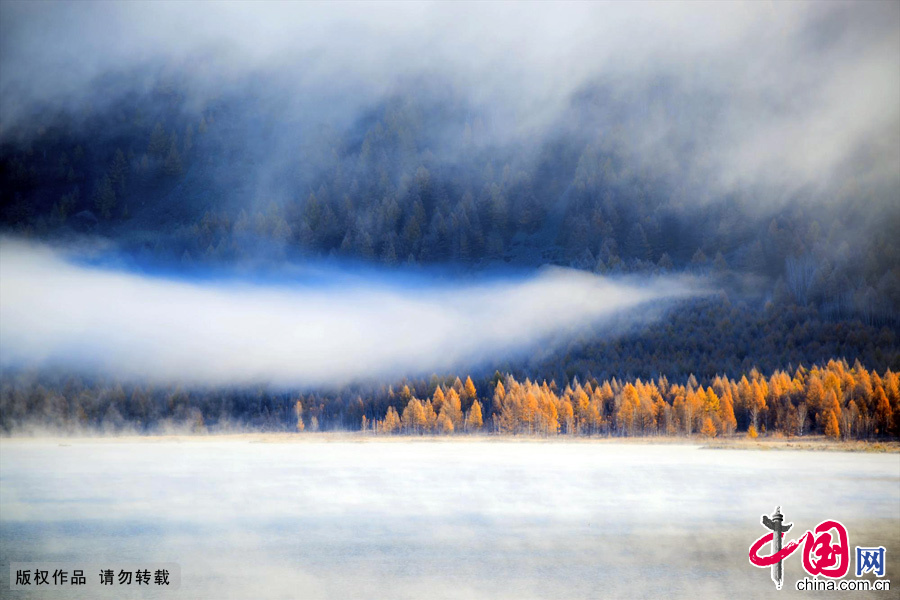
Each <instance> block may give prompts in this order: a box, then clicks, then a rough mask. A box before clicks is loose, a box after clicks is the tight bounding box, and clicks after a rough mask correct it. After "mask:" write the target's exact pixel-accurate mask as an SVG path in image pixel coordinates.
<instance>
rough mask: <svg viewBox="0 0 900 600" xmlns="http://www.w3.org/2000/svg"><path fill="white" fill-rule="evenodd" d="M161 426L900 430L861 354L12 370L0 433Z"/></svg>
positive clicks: (892, 378) (898, 383) (511, 431)
mask: <svg viewBox="0 0 900 600" xmlns="http://www.w3.org/2000/svg"><path fill="white" fill-rule="evenodd" d="M39 429H42V430H47V429H50V430H55V431H59V432H63V433H65V432H70V433H77V432H83V431H105V432H113V433H114V432H123V431H132V432H137V433H160V432H166V431H172V430H175V431H182V432H194V433H204V432H227V431H234V430H245V429H251V430H256V431H328V430H351V431H361V432H364V433H367V434H371V435H400V434H404V435H466V434H484V435H536V436H556V435H566V436H618V437H640V436H695V435H700V436H706V437H717V436H725V437H728V436H734V435H746V436H749V437H751V438H755V437H757V436H767V435H768V436H773V435H774V436H784V437H794V436H804V435H826V436H828V437H831V438H834V439H844V440H848V439H863V440H865V439H878V438H891V437H897V436H898V434H900V378H898V374H897V373H896V372H894V371H892V370H890V369H888V370H886V371H884V372H883V373H881V374H879V373H878V372H877V371H875V370H869V369H867V368H865V367H864V366H863V365H861V364H860V363H859V362H856V363H854V365H853V366H852V367H851V366H850V365H849V364H848V363H847V362H846V361H844V360H830V361H828V362H827V363H825V364H823V365H814V366H812V367H811V368H806V367H802V366H801V367H798V368H796V369H793V370H792V371H787V370H775V371H773V372H772V373H770V374H769V375H768V376H766V375H763V374H762V373H760V372H759V371H758V370H757V369H752V370H750V371H749V372H748V373H745V374H743V375H741V376H740V377H736V378H732V377H727V376H724V375H717V376H715V377H712V378H707V379H704V380H698V379H697V378H696V377H694V376H693V375H691V376H690V377H688V378H687V380H685V381H682V382H675V381H670V380H669V379H668V378H667V377H665V376H660V377H657V378H653V379H647V380H642V379H640V378H637V379H618V378H615V377H613V378H610V379H604V380H602V381H601V380H597V379H594V378H588V379H586V380H584V381H580V380H578V378H573V379H572V381H570V382H568V383H567V384H565V385H564V386H559V385H557V383H556V382H555V381H554V380H550V381H546V380H542V381H540V382H538V381H536V380H531V379H529V378H523V379H517V378H516V377H514V376H513V375H511V374H508V373H507V374H503V375H501V374H500V373H495V374H494V375H493V376H492V377H489V378H485V379H483V380H482V381H481V382H480V384H478V385H476V383H475V381H474V380H473V379H472V378H471V377H466V379H465V381H463V380H461V379H460V378H459V377H453V378H439V377H437V376H432V377H431V378H430V379H427V380H425V379H420V380H411V381H406V382H404V383H402V384H400V385H397V386H385V387H380V388H358V387H350V388H347V389H344V390H341V391H338V392H310V393H306V394H302V393H301V394H297V393H291V392H289V391H283V392H271V391H267V390H265V389H263V388H260V389H255V390H246V389H244V390H237V389H230V390H185V389H182V388H180V387H177V386H176V387H171V388H154V387H150V386H146V385H131V386H125V385H122V384H116V383H111V382H100V381H98V382H93V383H85V382H84V381H83V380H81V379H80V378H77V377H56V378H53V377H50V378H47V377H43V378H42V377H37V376H33V375H27V374H21V373H20V374H18V375H17V376H5V377H4V378H3V384H2V388H0V431H2V432H4V433H7V434H10V433H15V432H21V431H28V430H39Z"/></svg>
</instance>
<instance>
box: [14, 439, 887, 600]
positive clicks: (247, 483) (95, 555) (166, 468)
mask: <svg viewBox="0 0 900 600" xmlns="http://www.w3.org/2000/svg"><path fill="white" fill-rule="evenodd" d="M263 439H265V438H261V439H260V440H254V439H253V438H252V436H250V437H248V436H237V437H234V438H231V439H229V438H219V439H215V440H210V439H197V438H194V439H189V440H188V441H161V442H148V441H130V440H122V439H119V440H116V439H99V440H84V439H82V440H72V441H65V442H62V443H60V442H59V441H58V440H53V441H41V440H4V441H3V442H2V446H0V448H2V452H0V467H2V473H3V476H2V486H0V554H2V557H3V558H2V560H3V563H2V565H0V577H2V578H3V579H5V578H6V577H7V576H8V573H9V563H10V562H28V561H37V562H61V563H82V564H91V565H93V564H102V563H105V562H106V563H123V562H129V563H162V562H175V563H178V564H179V565H180V567H181V586H180V588H179V589H177V590H174V591H170V592H165V593H162V592H159V591H154V590H153V588H152V587H151V588H149V589H150V591H148V590H147V589H145V590H143V591H136V590H132V593H133V594H134V597H158V598H211V599H212V598H245V597H255V598H422V597H431V598H558V597H562V596H564V597H568V598H596V597H643V598H659V597H683V598H686V597H693V598H696V597H709V598H713V597H723V596H726V595H728V594H730V593H733V591H734V590H740V595H741V597H745V598H753V597H760V598H762V597H770V595H771V594H772V591H773V589H774V588H773V586H772V584H771V581H770V580H769V572H768V569H755V568H752V567H751V566H750V565H749V564H748V561H747V549H748V547H749V546H750V544H752V543H753V541H755V540H756V539H757V538H758V537H760V536H761V535H763V534H764V533H765V532H766V530H765V529H764V528H763V527H762V526H761V525H760V523H759V519H760V515H761V514H763V513H767V514H768V513H771V511H772V510H773V509H774V507H775V506H776V505H780V506H782V510H783V511H784V512H785V514H786V516H787V519H786V520H787V521H792V522H794V523H795V525H794V531H796V532H797V537H799V535H800V534H801V533H802V532H803V531H805V530H806V529H811V528H813V527H815V525H817V524H818V523H819V522H821V521H823V520H826V519H837V520H840V521H841V522H842V523H843V524H844V525H845V526H846V527H847V529H848V531H849V533H850V544H851V546H852V545H854V544H860V545H869V546H877V545H884V546H886V547H887V548H888V553H887V556H888V559H887V560H888V564H887V572H888V574H889V575H890V574H892V573H896V572H897V571H896V569H897V568H900V561H898V560H897V556H898V554H897V552H898V551H900V529H898V526H897V523H898V522H900V458H898V455H896V454H871V453H849V452H761V451H746V450H712V449H704V448H701V447H698V446H691V445H680V444H659V445H650V444H637V443H607V442H575V443H561V442H555V443H541V442H533V441H523V442H503V441H472V442H440V441H418V440H416V441H386V442H375V441H363V442H348V441H322V438H319V439H318V440H317V439H316V438H315V437H313V440H312V441H310V440H309V438H303V437H300V439H301V440H302V439H306V440H307V441H299V442H296V443H292V442H290V441H287V442H285V441H283V440H284V438H281V441H277V442H273V443H254V441H262V440H263ZM326 440H327V438H326ZM792 533H793V532H792ZM788 537H791V536H790V535H789V536H788ZM851 551H852V550H851ZM851 573H852V571H851ZM803 574H804V573H803V572H802V567H801V564H800V558H799V555H797V556H794V557H791V558H790V559H788V560H787V561H786V578H785V579H786V582H785V589H784V590H782V592H781V594H782V595H784V596H785V597H791V596H793V595H800V592H797V591H796V590H795V589H794V588H793V584H794V582H795V581H796V580H797V579H799V578H801V577H802V575H803ZM86 575H87V576H88V577H94V578H96V577H97V574H96V573H92V572H89V573H86ZM2 589H3V595H4V597H7V594H8V595H9V597H10V598H26V597H42V596H41V595H40V594H39V593H37V592H36V591H33V590H32V591H31V592H18V591H10V589H9V585H8V582H6V581H3V582H2ZM94 589H96V588H94ZM123 589H126V588H123V587H116V588H113V590H114V591H108V592H107V593H106V596H108V597H129V596H128V594H127V593H125V592H123V591H122V590H123ZM100 591H101V592H103V591H104V590H100ZM45 594H46V596H47V597H54V596H51V594H52V592H46V593H45ZM92 594H96V592H92ZM59 597H62V596H59ZM66 597H70V596H69V595H68V594H67V595H66ZM71 597H78V596H77V594H73V595H72V596H71ZM82 597H88V595H84V596H82ZM91 597H96V596H91Z"/></svg>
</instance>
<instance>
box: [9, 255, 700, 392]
mask: <svg viewBox="0 0 900 600" xmlns="http://www.w3.org/2000/svg"><path fill="white" fill-rule="evenodd" d="M393 281H394V282H393V283H391V282H387V281H385V280H380V279H378V278H373V277H369V278H365V279H362V278H359V279H350V280H345V281H343V282H341V283H338V284H336V285H327V286H309V285H305V286H300V285H297V286H291V285H271V284H270V285H260V284H250V283H246V282H244V283H234V282H221V281H220V282H202V283H198V282H186V281H183V280H170V279H162V278H152V277H147V276H142V275H138V274H133V273H128V272H121V271H112V270H108V269H100V268H97V267H92V266H86V265H84V264H77V263H74V262H72V261H71V260H69V259H68V258H67V257H66V255H65V254H64V253H61V252H59V251H57V250H52V249H49V248H47V247H41V246H35V245H31V244H28V243H24V242H21V241H18V240H12V239H5V240H2V241H0V362H2V364H3V366H37V365H47V364H50V365H53V364H60V365H63V366H66V367H74V368H77V369H83V370H88V371H99V372H101V373H111V374H114V375H116V376H124V377H127V378H136V379H142V380H144V379H146V380H150V381H164V382H179V383H188V384H210V385H223V384H248V383H272V384H276V385H338V384H342V383H348V382H352V381H362V380H368V381H371V380H376V379H378V378H396V377H400V376H404V375H412V374H427V373H431V372H447V371H449V370H451V369H454V368H458V367H466V366H475V365H477V364H478V363H481V362H482V361H485V360H498V359H502V358H503V357H506V356H511V355H515V354H517V353H522V352H525V351H531V350H533V349H534V348H535V347H536V346H537V345H538V344H540V343H543V342H546V341H547V340H548V339H549V338H550V337H554V336H559V335H562V336H565V335H567V334H572V333H575V332H577V331H578V329H579V328H581V327H585V326H588V325H591V324H594V323H597V322H598V321H600V320H602V319H604V318H605V317H610V316H611V315H613V314H614V313H619V312H621V311H625V310H627V309H633V308H635V307H637V306H647V305H648V304H650V303H654V301H661V300H664V299H673V298H677V297H684V296H687V295H690V294H691V293H697V291H698V290H697V289H696V288H694V289H690V287H689V286H688V284H687V283H686V282H685V281H684V280H682V279H674V278H669V279H667V278H660V279H656V280H653V281H650V282H646V283H641V284H638V282H637V281H636V280H632V281H630V282H625V281H613V280H610V279H606V278H602V277H598V276H594V275H591V274H587V273H583V272H577V271H570V270H563V269H551V270H546V271H543V272H541V273H539V274H538V275H536V276H533V277H530V278H525V279H503V280H498V281H480V282H477V283H470V284H448V283H446V282H438V281H434V280H428V281H424V282H421V283H420V284H417V285H401V284H398V283H396V280H393Z"/></svg>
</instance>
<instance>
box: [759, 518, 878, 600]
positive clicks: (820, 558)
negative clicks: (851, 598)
mask: <svg viewBox="0 0 900 600" xmlns="http://www.w3.org/2000/svg"><path fill="white" fill-rule="evenodd" d="M762 524H763V527H765V528H766V529H769V530H770V531H769V533H767V534H765V535H763V536H762V537H760V538H759V539H758V540H756V541H755V542H753V545H752V546H750V563H751V564H752V565H753V566H756V567H760V568H765V567H771V568H772V581H774V582H775V587H776V588H777V589H779V590H780V589H781V586H782V584H783V583H784V559H786V558H787V557H788V556H790V555H791V554H793V553H794V551H795V550H797V549H798V548H799V547H800V545H801V544H802V545H803V568H804V569H805V570H806V572H807V573H809V574H810V575H812V576H813V577H817V576H819V575H821V576H822V577H828V578H831V579H840V578H842V577H844V576H845V575H846V574H847V573H848V572H849V570H850V539H849V537H848V535H847V528H846V527H844V526H843V525H842V524H841V523H840V521H834V520H827V521H822V522H821V523H819V524H818V525H816V528H815V529H812V530H808V531H807V532H806V533H804V534H803V535H802V536H800V537H799V538H797V539H795V540H791V541H790V542H788V543H784V539H783V538H784V534H785V533H787V532H788V531H790V530H791V527H793V526H794V525H793V523H785V522H784V515H782V514H781V507H780V506H779V507H776V508H775V512H774V513H773V514H772V516H771V517H769V516H768V515H763V516H762ZM766 544H769V549H770V551H771V553H770V554H769V555H768V556H761V555H760V551H762V550H763V546H765V545H766ZM884 554H885V550H884V547H883V546H879V547H877V548H863V547H860V546H857V547H856V576H857V577H860V576H861V575H862V574H863V573H869V572H871V573H874V574H875V576H876V577H883V576H884Z"/></svg>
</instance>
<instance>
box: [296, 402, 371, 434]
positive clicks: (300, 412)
mask: <svg viewBox="0 0 900 600" xmlns="http://www.w3.org/2000/svg"><path fill="white" fill-rule="evenodd" d="M294 414H295V415H297V431H303V430H304V429H305V428H306V426H305V425H304V424H303V404H302V403H301V402H300V400H297V402H296V403H295V404H294ZM363 418H365V417H363Z"/></svg>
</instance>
